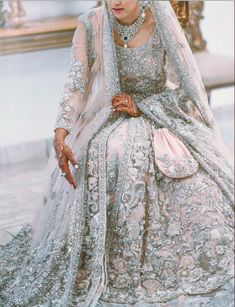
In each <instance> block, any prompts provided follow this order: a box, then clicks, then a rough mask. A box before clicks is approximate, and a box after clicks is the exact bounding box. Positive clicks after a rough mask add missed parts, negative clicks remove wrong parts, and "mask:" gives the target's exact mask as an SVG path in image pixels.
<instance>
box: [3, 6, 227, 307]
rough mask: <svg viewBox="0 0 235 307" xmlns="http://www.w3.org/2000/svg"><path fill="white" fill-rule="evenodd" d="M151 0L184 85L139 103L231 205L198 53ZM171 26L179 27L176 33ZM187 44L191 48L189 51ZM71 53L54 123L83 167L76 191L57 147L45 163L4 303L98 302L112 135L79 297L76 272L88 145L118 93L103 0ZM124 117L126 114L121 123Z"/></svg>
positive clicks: (9, 250) (7, 268)
mask: <svg viewBox="0 0 235 307" xmlns="http://www.w3.org/2000/svg"><path fill="white" fill-rule="evenodd" d="M150 4H151V7H152V10H153V12H154V15H155V18H156V21H157V22H158V25H159V31H158V32H159V34H160V36H161V39H162V41H163V43H164V44H165V48H166V53H167V54H168V57H169V60H170V62H171V65H172V66H173V67H174V68H175V71H176V74H177V78H178V81H179V87H178V88H176V89H171V88H168V89H167V90H166V91H164V92H163V93H160V94H156V95H151V96H149V97H147V98H146V99H144V100H142V101H140V102H138V106H139V108H140V109H141V110H142V112H143V113H144V114H145V115H146V116H147V117H149V118H150V119H152V120H153V121H154V122H155V123H156V125H157V126H158V127H159V128H164V127H165V128H167V129H169V130H171V131H172V132H174V133H175V134H176V135H177V137H178V138H179V139H180V140H181V141H182V142H183V143H184V145H185V146H186V147H187V148H188V150H189V151H190V153H191V154H192V155H193V156H194V158H195V159H196V160H197V162H198V163H199V164H200V165H201V166H202V167H203V168H204V169H205V170H206V171H207V172H208V173H209V174H210V176H212V177H213V178H214V179H215V180H216V182H217V183H218V185H220V186H221V189H222V192H223V193H224V197H225V198H228V199H229V200H230V201H231V204H232V200H231V198H232V188H233V169H232V165H231V160H230V158H229V154H228V151H227V149H226V147H225V146H224V144H223V142H222V140H221V137H220V135H219V131H218V129H217V127H216V123H215V121H214V118H213V116H212V113H211V111H210V109H209V106H208V102H207V98H206V94H205V91H204V87H203V84H202V81H201V79H200V75H199V74H198V71H197V68H195V63H194V62H190V61H191V60H192V54H191V53H190V51H189V49H188V48H189V47H188V45H187V41H186V40H185V39H184V40H183V45H182V44H181V39H182V35H181V36H178V34H179V33H180V32H179V31H181V30H180V29H181V28H180V25H179V24H178V22H177V20H176V17H175V14H174V12H173V10H172V9H171V7H170V3H169V2H168V1H155V0H153V1H150ZM172 29H174V31H176V32H171V30H172ZM173 33H174V34H173ZM172 36H174V40H173V38H172ZM171 42H172V43H171ZM185 48H186V49H185ZM184 50H186V51H187V52H186V53H184V52H183V51H184ZM71 51H72V63H71V68H70V71H69V76H68V80H67V82H66V85H65V88H64V92H63V95H62V99H61V104H60V107H59V112H58V116H57V120H56V125H55V128H58V127H62V128H65V129H66V130H68V132H69V135H68V136H67V138H66V142H67V144H68V145H69V146H70V147H71V149H72V151H73V152H74V155H75V158H76V159H77V161H78V164H79V169H78V170H76V171H75V170H72V175H73V176H74V177H75V178H76V181H77V182H78V188H77V189H76V190H73V188H72V187H71V186H70V185H69V184H68V183H67V181H65V180H64V178H63V177H61V176H60V174H61V172H60V169H59V167H58V162H57V160H56V159H55V152H54V150H52V152H51V156H50V159H49V161H48V166H47V169H46V174H48V175H49V176H48V178H47V180H45V185H46V187H45V190H44V193H42V197H41V198H40V200H39V202H40V206H39V210H38V213H37V214H36V215H35V219H34V222H33V224H32V228H33V229H32V230H33V231H32V233H31V230H30V228H29V226H26V227H25V228H24V229H22V231H21V232H20V233H19V234H18V235H17V236H16V238H15V239H14V240H15V241H14V244H9V245H7V246H6V247H5V249H4V257H5V258H4V259H3V260H2V263H4V268H3V269H4V271H3V272H8V275H7V274H5V273H4V274H3V276H4V279H2V280H1V281H0V289H1V287H2V289H7V290H6V291H5V292H4V294H3V301H4V302H6V301H9V302H11V305H9V306H83V307H85V306H96V304H97V302H98V299H99V296H100V294H101V291H102V290H103V289H104V285H105V278H106V272H105V265H104V260H105V259H104V257H105V242H104V238H105V232H106V207H105V206H106V198H105V195H106V190H105V188H106V186H105V182H103V180H102V179H103V178H102V174H103V173H104V172H105V171H106V170H105V152H106V151H105V150H106V141H107V140H106V139H104V140H102V142H101V144H99V153H100V155H99V191H98V192H99V199H98V205H99V210H100V212H99V214H98V215H97V221H96V226H97V227H96V228H94V231H93V229H91V230H92V231H93V233H92V235H93V236H94V237H95V236H96V238H97V240H96V241H95V244H94V250H93V252H94V253H93V255H94V257H93V258H92V259H91V260H92V261H91V262H90V266H89V272H88V273H87V274H89V276H87V281H88V283H89V284H88V285H86V287H84V288H86V291H85V290H84V292H82V294H81V293H80V296H79V298H77V297H76V278H77V273H78V271H77V270H78V268H79V265H80V263H81V261H82V255H81V253H82V243H83V240H84V236H85V235H86V229H85V210H86V207H85V204H86V199H85V198H84V197H85V195H86V163H87V151H88V148H89V144H90V141H91V140H92V138H93V137H94V136H95V135H96V134H97V133H98V132H99V131H101V130H102V127H104V125H106V124H108V123H109V122H110V121H111V117H112V108H111V107H112V103H111V100H112V96H113V95H115V94H117V93H118V92H120V80H119V75H118V70H117V62H116V54H115V46H114V40H113V36H112V26H111V22H110V16H109V10H108V7H107V3H106V2H105V1H104V3H103V6H102V7H101V8H97V9H92V10H90V11H89V12H88V13H86V14H84V15H82V16H80V17H79V20H78V28H77V30H76V32H75V34H74V38H73V46H72V49H71ZM192 63H193V65H192V66H191V64H192ZM193 67H194V68H195V69H196V70H194V68H193ZM191 68H192V70H191ZM192 106H193V107H195V108H196V110H197V112H198V114H199V115H200V117H199V119H198V118H195V117H194V116H191V115H190V114H191V111H190V110H191V108H192ZM123 116H124V115H122V114H120V116H119V118H118V119H117V124H118V123H119V122H121V120H122V118H123ZM22 238H23V239H22ZM17 251H20V252H21V253H22V255H23V256H22V259H21V261H22V263H21V265H19V260H20V258H19V257H13V256H12V255H16V254H17ZM23 251H24V253H23ZM9 258H10V259H12V262H11V263H9V261H8V259H9ZM80 274H82V272H80ZM7 276H8V277H9V278H8V277H7ZM78 277H79V276H78ZM12 280H14V282H13V283H12ZM4 299H5V300H4ZM76 299H79V300H80V301H82V300H83V303H81V304H80V303H78V302H77V301H76ZM0 302H1V300H0Z"/></svg>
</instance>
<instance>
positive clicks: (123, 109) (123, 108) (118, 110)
mask: <svg viewBox="0 0 235 307" xmlns="http://www.w3.org/2000/svg"><path fill="white" fill-rule="evenodd" d="M116 112H126V113H129V112H130V109H129V108H128V107H126V106H119V107H117V108H116Z"/></svg>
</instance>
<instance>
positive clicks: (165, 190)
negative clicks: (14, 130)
mask: <svg viewBox="0 0 235 307" xmlns="http://www.w3.org/2000/svg"><path fill="white" fill-rule="evenodd" d="M101 10H102V8H99V9H92V10H90V11H89V12H88V13H86V14H84V15H82V16H81V17H80V21H81V22H82V24H83V25H85V26H86V29H88V32H89V31H91V27H90V25H91V24H90V21H89V18H92V17H94V16H95V15H96V14H100V12H101ZM73 50H74V49H72V51H73ZM115 53H116V59H117V66H116V69H117V71H118V73H119V77H120V86H121V91H122V92H124V93H127V94H129V95H131V96H132V97H134V99H135V101H136V102H137V105H138V107H139V109H140V110H141V111H142V112H143V114H142V115H141V116H139V117H136V118H134V117H130V116H128V115H127V114H122V115H114V116H110V108H109V107H107V108H103V109H102V112H101V113H102V114H101V117H100V118H102V120H101V119H100V121H96V123H95V125H96V126H95V127H96V130H95V129H94V128H93V131H95V133H94V135H93V137H92V138H91V139H90V141H89V146H88V149H87V152H86V155H85V156H84V155H82V154H81V155H80V156H79V157H77V158H78V164H79V166H80V168H79V170H78V171H76V170H74V171H73V175H74V176H75V178H76V181H77V182H78V189H77V191H73V190H72V188H71V187H70V186H69V184H68V183H67V182H66V181H65V179H63V178H61V176H60V170H59V168H58V167H57V168H55V169H54V171H53V172H52V177H51V182H50V188H49V192H48V195H47V196H46V198H45V199H44V205H46V204H47V205H48V203H49V206H51V209H49V210H47V211H46V212H47V213H46V215H47V218H45V217H44V218H43V219H42V222H41V223H42V224H41V228H42V229H43V231H42V232H39V233H37V231H36V235H35V236H36V239H35V238H34V243H33V244H32V242H31V232H32V229H31V226H30V225H26V226H25V227H24V228H23V229H22V230H21V231H20V232H19V233H18V234H17V235H16V236H15V238H13V239H12V240H11V241H10V242H9V243H8V244H7V245H6V246H4V247H2V250H1V251H0V256H1V258H0V277H1V281H0V291H1V294H0V306H4V307H5V306H25V307H26V306H45V307H46V306H48V307H49V306H67V307H70V306H84V307H85V306H97V307H104V306H113V307H114V306H115V307H116V306H139V307H147V306H185V307H186V306H211V307H212V306H232V304H233V299H234V297H233V295H234V293H233V276H234V273H233V251H234V243H233V227H234V224H233V223H234V220H233V204H232V201H231V194H230V192H231V189H230V187H231V185H232V182H231V177H230V176H229V175H228V176H227V177H226V174H225V173H226V172H227V174H228V173H229V171H231V174H232V167H231V165H230V164H229V160H225V159H224V158H223V157H224V156H223V155H222V154H221V151H219V150H218V151H216V147H214V140H215V142H216V141H218V135H217V134H215V133H214V132H213V131H212V129H210V127H208V126H207V125H206V124H205V122H204V119H203V117H202V115H201V113H200V112H199V110H198V109H197V107H195V106H193V104H192V103H191V104H190V100H189V99H188V98H187V96H186V95H185V92H184V91H183V90H182V87H178V88H176V89H171V88H169V87H168V86H167V75H168V71H167V70H168V62H167V50H166V48H165V45H164V43H163V40H162V38H161V35H160V33H159V27H157V26H156V27H155V29H154V31H153V33H152V34H151V36H150V38H149V39H148V40H147V41H146V42H145V43H144V44H142V45H140V46H137V47H133V48H123V47H121V46H118V45H115ZM89 61H90V63H92V61H95V57H92V56H91V57H90V58H89ZM106 61H107V62H108V61H109V59H108V58H106ZM78 64H79V63H78V62H76V60H74V58H73V62H72V66H71V72H72V74H70V78H71V76H76V78H72V81H73V82H72V85H73V87H72V86H71V87H70V88H68V87H66V89H65V92H64V95H63V99H62V103H61V109H60V111H59V114H58V117H57V122H56V127H64V128H66V129H67V130H68V131H70V132H72V128H71V114H70V113H69V112H70V111H71V106H70V107H69V105H68V101H69V102H71V100H72V99H75V98H74V97H78V93H77V92H76V90H77V89H78V87H79V89H80V91H81V89H82V90H83V91H84V86H85V85H84V83H82V85H81V75H82V76H83V77H84V75H83V74H81V70H79V69H78ZM90 66H91V64H90ZM79 67H80V66H79ZM83 72H84V70H83ZM79 76H80V77H79ZM78 77H79V78H80V79H79V78H78ZM78 79H79V80H80V84H77V83H76V84H75V81H76V82H77V80H78ZM74 80H75V81H74ZM83 80H84V78H83ZM71 88H73V91H72V90H71ZM74 88H75V90H74ZM68 94H69V95H70V96H68ZM76 95H77V96H76ZM65 102H66V103H65ZM107 114H109V116H107ZM81 117H82V116H80V118H81ZM104 118H106V119H105V120H104ZM107 118H108V120H107ZM98 126H99V129H98V128H97V127H98ZM73 131H74V130H73ZM77 134H78V133H77V132H76V135H77ZM208 141H210V142H208ZM78 146H79V144H78ZM75 148H77V147H76V146H74V147H73V151H74V152H75ZM84 148H85V147H84ZM224 150H225V151H226V149H224ZM213 154H214V155H215V158H216V159H218V160H217V161H218V163H217V164H216V163H214V162H213ZM226 155H227V153H226ZM226 157H227V156H226ZM228 159H229V158H228ZM214 161H216V160H214ZM220 163H221V166H223V168H224V172H223V170H220V169H219V166H218V165H219V164H220ZM213 171H214V172H213ZM216 174H217V177H216ZM42 225H43V226H42Z"/></svg>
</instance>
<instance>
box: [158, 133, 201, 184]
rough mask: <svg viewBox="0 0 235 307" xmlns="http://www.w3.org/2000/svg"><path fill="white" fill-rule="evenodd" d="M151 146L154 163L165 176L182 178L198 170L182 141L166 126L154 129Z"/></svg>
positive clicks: (195, 162)
mask: <svg viewBox="0 0 235 307" xmlns="http://www.w3.org/2000/svg"><path fill="white" fill-rule="evenodd" d="M153 147H154V153H155V163H156V165H157V166H158V167H159V169H160V171H161V172H162V173H164V174H165V175H166V176H168V177H172V178H184V177H188V176H191V175H193V174H195V173H196V172H197V171H198V168H199V164H198V162H197V161H196V160H195V159H194V157H193V156H192V155H191V153H190V151H189V150H188V149H187V147H186V146H185V145H184V143H183V142H182V141H181V140H179V139H178V137H177V136H176V135H175V134H174V133H172V132H171V131H170V130H168V129H167V128H159V129H156V130H155V132H154V136H153Z"/></svg>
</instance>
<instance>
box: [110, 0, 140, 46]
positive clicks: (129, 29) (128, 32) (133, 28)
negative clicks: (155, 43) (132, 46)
mask: <svg viewBox="0 0 235 307" xmlns="http://www.w3.org/2000/svg"><path fill="white" fill-rule="evenodd" d="M144 10H145V6H142V10H141V11H142V12H141V13H140V14H139V17H138V18H137V20H136V21H135V22H134V23H133V24H132V25H130V26H127V25H125V26H123V25H121V24H120V23H119V22H118V21H117V19H116V18H115V17H114V16H112V21H113V28H114V30H115V31H116V32H117V34H118V36H119V37H120V38H121V39H122V41H123V42H124V48H127V47H128V46H127V44H128V42H129V41H130V40H132V39H133V38H134V36H135V35H136V33H137V32H139V30H140V27H141V26H142V24H143V23H144V20H145V12H144Z"/></svg>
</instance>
